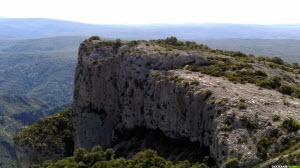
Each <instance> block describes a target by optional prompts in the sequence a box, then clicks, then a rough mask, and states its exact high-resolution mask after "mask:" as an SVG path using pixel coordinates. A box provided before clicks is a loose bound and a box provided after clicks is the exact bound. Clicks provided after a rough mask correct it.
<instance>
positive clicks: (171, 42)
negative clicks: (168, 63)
mask: <svg viewBox="0 0 300 168" xmlns="http://www.w3.org/2000/svg"><path fill="white" fill-rule="evenodd" d="M165 42H166V44H168V45H174V46H175V45H177V42H178V40H177V38H176V37H168V38H167V39H166V41H165Z"/></svg>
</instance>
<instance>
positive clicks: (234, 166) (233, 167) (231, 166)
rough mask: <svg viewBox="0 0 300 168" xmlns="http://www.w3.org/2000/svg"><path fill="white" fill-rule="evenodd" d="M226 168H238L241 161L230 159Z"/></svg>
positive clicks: (226, 163)
mask: <svg viewBox="0 0 300 168" xmlns="http://www.w3.org/2000/svg"><path fill="white" fill-rule="evenodd" d="M225 167H226V168H238V167H239V160H238V159H237V158H232V159H228V160H227V161H226V162H225Z"/></svg>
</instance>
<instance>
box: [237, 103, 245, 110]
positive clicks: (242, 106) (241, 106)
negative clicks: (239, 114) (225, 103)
mask: <svg viewBox="0 0 300 168" xmlns="http://www.w3.org/2000/svg"><path fill="white" fill-rule="evenodd" d="M238 108H239V109H246V108H247V105H246V104H245V103H239V104H238Z"/></svg>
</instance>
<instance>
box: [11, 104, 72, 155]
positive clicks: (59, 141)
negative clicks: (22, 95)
mask: <svg viewBox="0 0 300 168" xmlns="http://www.w3.org/2000/svg"><path fill="white" fill-rule="evenodd" d="M71 117H72V114H71V109H66V110H62V111H60V112H58V113H56V114H54V115H53V116H50V117H47V118H43V119H39V120H38V121H37V122H36V123H34V124H33V125H31V126H28V127H26V128H24V129H23V130H21V131H19V132H18V133H17V134H16V135H15V137H14V142H15V143H16V144H18V145H21V146H33V147H43V148H44V147H53V148H58V149H59V148H65V149H66V152H67V153H66V155H68V154H70V153H72V152H73V146H74V145H73V137H72V120H71Z"/></svg>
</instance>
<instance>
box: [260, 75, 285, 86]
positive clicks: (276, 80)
mask: <svg viewBox="0 0 300 168" xmlns="http://www.w3.org/2000/svg"><path fill="white" fill-rule="evenodd" d="M256 85H257V86H260V87H263V88H268V89H276V88H279V87H280V86H281V78H280V77H278V76H275V77H272V78H268V79H264V80H261V81H259V82H257V83H256Z"/></svg>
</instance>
